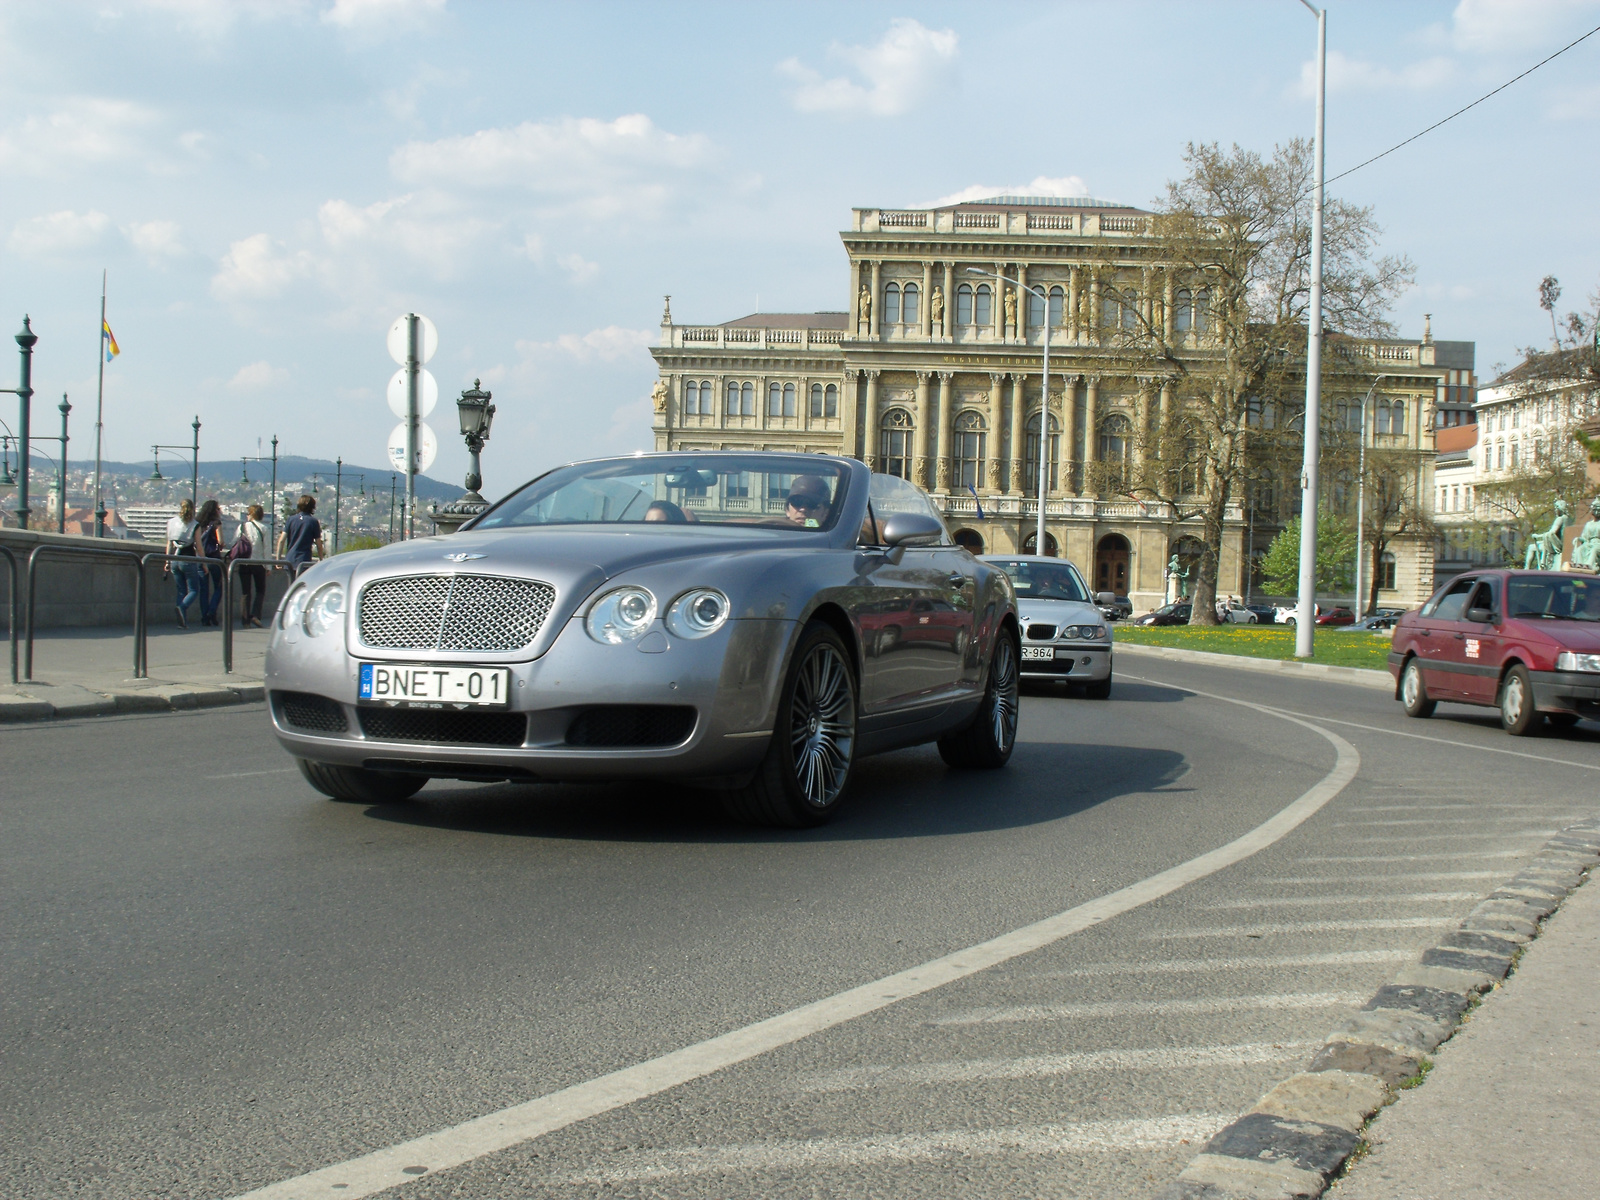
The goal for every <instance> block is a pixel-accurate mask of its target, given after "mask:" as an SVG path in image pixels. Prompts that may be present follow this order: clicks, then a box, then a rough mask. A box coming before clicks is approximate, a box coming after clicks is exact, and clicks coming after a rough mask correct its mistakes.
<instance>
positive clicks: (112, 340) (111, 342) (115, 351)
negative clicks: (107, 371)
mask: <svg viewBox="0 0 1600 1200" xmlns="http://www.w3.org/2000/svg"><path fill="white" fill-rule="evenodd" d="M100 340H101V341H103V342H104V343H105V347H106V361H107V362H110V361H111V360H112V359H113V358H115V357H116V356H117V355H119V354H121V353H122V347H121V346H118V345H117V335H116V334H114V333H112V332H111V326H110V325H109V324H107V323H106V322H105V321H103V320H102V321H101V322H100Z"/></svg>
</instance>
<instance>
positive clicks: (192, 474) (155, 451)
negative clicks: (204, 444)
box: [150, 416, 200, 509]
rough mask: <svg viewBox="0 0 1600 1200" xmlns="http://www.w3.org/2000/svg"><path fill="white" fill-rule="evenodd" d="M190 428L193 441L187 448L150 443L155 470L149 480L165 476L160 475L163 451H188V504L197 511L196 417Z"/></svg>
mask: <svg viewBox="0 0 1600 1200" xmlns="http://www.w3.org/2000/svg"><path fill="white" fill-rule="evenodd" d="M190 428H192V429H193V430H194V441H193V442H192V443H191V444H189V445H187V446H180V445H177V444H175V443H169V442H152V443H151V444H150V453H151V455H152V457H153V458H154V460H155V469H154V470H152V471H151V472H150V478H151V479H153V480H164V479H165V476H163V475H162V474H161V452H162V451H163V450H187V451H189V454H190V459H189V503H191V504H193V505H194V506H195V508H197V509H198V508H199V507H200V418H199V417H198V416H196V417H195V419H194V424H193V425H192V426H190Z"/></svg>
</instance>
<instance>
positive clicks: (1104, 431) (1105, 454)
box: [1100, 413, 1133, 469]
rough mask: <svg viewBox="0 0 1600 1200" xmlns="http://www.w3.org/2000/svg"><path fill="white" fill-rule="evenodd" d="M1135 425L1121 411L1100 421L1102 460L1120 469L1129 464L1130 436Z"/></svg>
mask: <svg viewBox="0 0 1600 1200" xmlns="http://www.w3.org/2000/svg"><path fill="white" fill-rule="evenodd" d="M1132 432H1133V426H1132V425H1131V424H1130V423H1129V422H1128V418H1127V417H1125V416H1123V415H1122V414H1121V413H1112V414H1111V415H1110V416H1109V417H1107V418H1106V419H1105V420H1104V421H1102V422H1100V461H1101V462H1103V463H1105V464H1107V465H1108V466H1114V467H1116V468H1118V469H1120V468H1123V467H1126V466H1127V464H1128V436H1129V435H1130V434H1131V433H1132Z"/></svg>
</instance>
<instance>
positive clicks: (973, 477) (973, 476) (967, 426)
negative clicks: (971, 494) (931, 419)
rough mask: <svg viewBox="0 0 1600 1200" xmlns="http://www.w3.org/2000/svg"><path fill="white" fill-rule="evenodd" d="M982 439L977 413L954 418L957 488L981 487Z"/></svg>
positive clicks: (979, 417)
mask: <svg viewBox="0 0 1600 1200" xmlns="http://www.w3.org/2000/svg"><path fill="white" fill-rule="evenodd" d="M984 437H985V435H984V429H983V417H982V416H980V415H979V414H978V413H975V412H971V411H968V412H964V413H962V414H961V415H960V416H958V417H957V418H956V424H955V447H954V448H955V452H956V453H955V457H956V464H955V465H956V472H955V474H956V480H955V481H956V486H957V487H961V488H979V487H982V486H983V452H984V448H985V447H984Z"/></svg>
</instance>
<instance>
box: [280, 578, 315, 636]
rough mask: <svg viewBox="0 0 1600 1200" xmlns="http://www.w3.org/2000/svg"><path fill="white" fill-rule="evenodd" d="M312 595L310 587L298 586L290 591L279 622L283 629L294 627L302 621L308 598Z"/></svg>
mask: <svg viewBox="0 0 1600 1200" xmlns="http://www.w3.org/2000/svg"><path fill="white" fill-rule="evenodd" d="M310 596H311V592H310V589H308V588H303V587H298V588H295V589H294V591H292V592H290V593H289V598H288V599H287V600H285V601H284V602H283V611H282V613H281V614H280V616H279V618H278V624H279V626H280V627H281V628H283V629H293V628H294V627H295V626H296V625H298V624H299V623H300V618H301V617H303V616H304V615H305V611H306V600H307V599H308V598H309V597H310Z"/></svg>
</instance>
